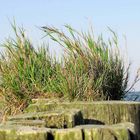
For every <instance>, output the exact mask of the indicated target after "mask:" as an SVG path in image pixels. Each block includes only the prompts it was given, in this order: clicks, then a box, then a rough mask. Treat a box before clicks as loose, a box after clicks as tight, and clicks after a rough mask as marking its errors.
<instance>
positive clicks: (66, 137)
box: [55, 129, 83, 140]
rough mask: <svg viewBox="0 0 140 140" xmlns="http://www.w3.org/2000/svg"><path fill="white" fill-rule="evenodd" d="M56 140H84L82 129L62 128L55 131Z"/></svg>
mask: <svg viewBox="0 0 140 140" xmlns="http://www.w3.org/2000/svg"><path fill="white" fill-rule="evenodd" d="M55 140H83V138H82V131H81V129H62V130H57V131H56V132H55Z"/></svg>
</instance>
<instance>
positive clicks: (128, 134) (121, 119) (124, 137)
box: [0, 99, 140, 140]
mask: <svg viewBox="0 0 140 140" xmlns="http://www.w3.org/2000/svg"><path fill="white" fill-rule="evenodd" d="M139 119H140V103H137V102H121V101H109V102H105V101H104V102H62V101H59V100H48V99H47V100H46V99H41V100H40V99H38V100H37V99H36V100H33V104H31V105H29V107H28V108H27V109H26V110H25V111H24V114H20V115H16V116H11V117H9V120H8V121H7V122H6V123H5V124H1V125H0V140H140V137H139V134H140V133H139V132H140V131H139V130H140V129H139V122H140V120H139Z"/></svg>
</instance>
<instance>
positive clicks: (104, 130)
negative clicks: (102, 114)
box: [0, 123, 136, 140]
mask: <svg viewBox="0 0 140 140" xmlns="http://www.w3.org/2000/svg"><path fill="white" fill-rule="evenodd" d="M134 133H135V131H134V125H133V124H132V123H123V124H116V125H110V126H109V125H86V126H85V125H83V126H78V127H75V128H68V129H51V128H45V127H40V128H39V127H31V126H30V127H29V126H20V125H1V126H0V140H135V139H136V138H135V135H134Z"/></svg>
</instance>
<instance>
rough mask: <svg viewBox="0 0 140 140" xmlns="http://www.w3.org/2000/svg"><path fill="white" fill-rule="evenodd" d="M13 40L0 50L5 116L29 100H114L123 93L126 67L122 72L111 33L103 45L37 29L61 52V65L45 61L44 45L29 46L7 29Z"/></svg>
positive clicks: (84, 36)
mask: <svg viewBox="0 0 140 140" xmlns="http://www.w3.org/2000/svg"><path fill="white" fill-rule="evenodd" d="M12 27H13V29H14V33H15V38H10V39H7V40H6V41H5V43H4V44H3V45H2V46H3V47H4V48H5V51H4V53H3V54H1V57H0V75H1V83H0V90H1V93H2V96H3V97H4V99H5V101H6V103H7V108H6V113H7V112H8V113H9V114H16V113H17V112H19V111H22V110H23V109H24V108H25V107H26V106H27V105H28V103H29V102H30V101H31V99H32V98H38V97H45V98H51V97H55V98H64V99H67V100H70V101H72V100H84V101H94V100H120V99H122V98H123V96H124V95H125V93H126V88H127V83H128V77H129V65H128V67H125V64H124V59H123V58H122V57H121V54H120V51H119V47H118V39H117V36H116V34H115V33H114V32H113V31H111V32H112V33H113V37H112V40H109V41H108V43H106V42H105V41H104V40H103V38H102V37H101V36H100V37H99V38H98V40H95V39H94V35H93V32H92V29H91V30H90V32H89V31H88V32H78V31H76V30H75V29H73V28H72V27H70V26H68V25H67V26H66V30H67V31H68V32H67V33H64V32H62V31H60V30H59V29H57V28H54V27H42V30H43V31H44V32H45V34H47V35H48V36H49V37H50V38H51V39H52V40H53V41H55V42H57V43H58V44H59V45H60V46H61V47H63V48H64V49H65V53H64V54H63V56H62V61H61V62H58V61H57V60H56V57H51V54H50V53H49V50H48V49H47V46H46V45H41V46H40V47H38V48H37V47H36V48H35V47H33V45H32V43H31V42H30V40H29V39H28V38H27V37H26V36H25V32H24V30H23V29H22V28H17V27H16V26H15V25H12Z"/></svg>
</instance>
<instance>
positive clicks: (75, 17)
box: [0, 0, 140, 91]
mask: <svg viewBox="0 0 140 140" xmlns="http://www.w3.org/2000/svg"><path fill="white" fill-rule="evenodd" d="M13 19H15V21H16V23H17V25H18V26H23V27H24V28H25V29H26V32H27V34H28V35H29V36H30V38H31V39H32V41H33V42H34V43H39V41H42V37H43V35H44V34H43V33H42V31H40V29H39V27H41V26H45V25H52V26H55V27H58V28H62V29H63V28H64V25H65V24H70V25H71V26H72V27H74V28H76V29H77V30H81V29H83V30H86V29H88V27H89V25H90V24H92V26H93V28H94V32H95V36H98V35H99V34H101V33H102V34H103V35H104V37H105V38H107V37H108V35H109V31H108V28H107V27H110V28H111V29H113V30H114V31H115V32H116V33H117V34H118V36H119V39H120V47H121V48H122V49H123V48H124V46H126V45H125V44H126V42H125V39H124V36H125V37H126V41H127V53H128V58H129V61H130V62H131V69H130V75H131V76H130V83H129V84H131V83H132V82H133V79H134V77H135V75H136V72H137V69H138V68H139V67H140V0H69V1H68V0H67V1H66V0H0V43H2V42H3V41H4V39H5V38H7V37H9V36H12V35H13V33H12V29H11V26H10V22H12V21H13ZM43 41H44V39H43ZM46 41H48V40H47V39H46ZM52 48H53V47H52ZM54 50H55V51H56V52H57V53H59V51H60V50H59V49H58V48H56V47H55V49H54ZM135 90H136V91H139V90H140V82H139V83H137V84H136V86H135Z"/></svg>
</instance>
